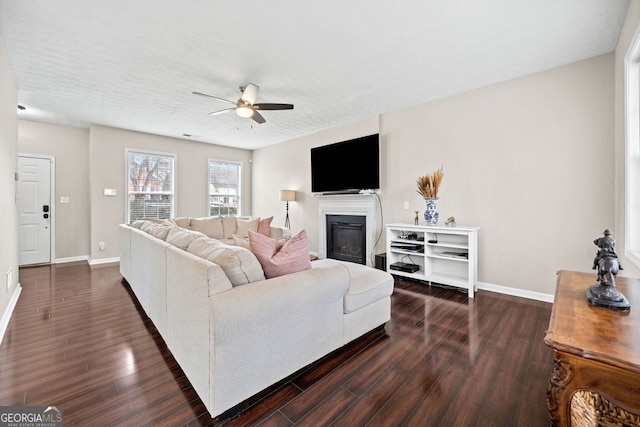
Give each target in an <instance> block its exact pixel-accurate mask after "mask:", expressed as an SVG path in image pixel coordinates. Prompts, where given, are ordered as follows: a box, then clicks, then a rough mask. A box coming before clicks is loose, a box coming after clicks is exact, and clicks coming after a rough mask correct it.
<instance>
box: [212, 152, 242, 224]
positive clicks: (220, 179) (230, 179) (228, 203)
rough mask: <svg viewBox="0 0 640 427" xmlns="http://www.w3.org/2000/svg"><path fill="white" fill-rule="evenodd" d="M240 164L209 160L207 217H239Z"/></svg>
mask: <svg viewBox="0 0 640 427" xmlns="http://www.w3.org/2000/svg"><path fill="white" fill-rule="evenodd" d="M241 170H242V164H241V163H236V162H227V161H222V160H212V159H209V215H211V216H216V215H241V214H242V212H241V211H242V210H241V209H240V200H241V199H240V196H241V190H240V189H241V188H242V186H241V179H240V178H241V176H242V175H241Z"/></svg>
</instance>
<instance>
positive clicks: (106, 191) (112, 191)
mask: <svg viewBox="0 0 640 427" xmlns="http://www.w3.org/2000/svg"><path fill="white" fill-rule="evenodd" d="M104 195H105V196H115V195H116V189H115V188H105V189H104Z"/></svg>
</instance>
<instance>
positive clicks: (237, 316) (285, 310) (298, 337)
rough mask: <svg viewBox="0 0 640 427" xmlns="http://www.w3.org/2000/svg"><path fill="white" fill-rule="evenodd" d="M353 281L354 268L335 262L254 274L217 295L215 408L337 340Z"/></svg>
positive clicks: (291, 370) (214, 300)
mask: <svg viewBox="0 0 640 427" xmlns="http://www.w3.org/2000/svg"><path fill="white" fill-rule="evenodd" d="M348 287H349V273H348V271H347V269H346V268H345V267H344V266H341V265H338V266H330V267H328V268H314V269H310V270H305V271H302V272H298V273H293V274H289V275H286V276H280V277H276V278H272V279H267V280H263V281H260V282H254V283H251V284H248V285H243V286H238V287H235V288H233V289H231V290H230V291H228V292H223V293H220V294H216V295H214V296H212V297H211V298H210V299H209V301H210V304H211V313H212V318H211V328H212V330H213V336H214V339H213V342H212V351H213V352H214V356H213V357H211V359H210V360H211V364H212V365H211V368H210V369H211V375H212V382H211V387H212V390H211V394H210V395H211V398H212V401H211V402H210V403H211V407H213V408H214V410H213V413H214V414H215V413H219V411H224V410H225V409H228V408H230V407H232V406H234V405H236V404H238V403H240V402H242V401H243V400H245V399H246V398H248V397H250V396H252V395H253V394H255V393H257V392H259V391H261V390H262V389H264V388H266V387H268V386H270V385H271V384H274V383H275V382H277V381H279V380H281V379H283V378H285V377H287V376H288V375H291V374H292V373H294V372H295V371H297V370H298V369H301V368H303V367H304V366H307V365H308V364H310V363H311V362H313V361H315V360H317V359H319V358H320V357H322V356H324V355H325V354H327V353H329V352H331V351H333V350H335V349H336V348H339V347H340V346H341V345H342V334H343V329H344V315H343V299H344V295H345V294H346V292H347V290H348ZM239 373H240V374H239Z"/></svg>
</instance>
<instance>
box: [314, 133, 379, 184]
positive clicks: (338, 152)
mask: <svg viewBox="0 0 640 427" xmlns="http://www.w3.org/2000/svg"><path fill="white" fill-rule="evenodd" d="M379 188H380V144H379V134H377V133H376V134H373V135H368V136H363V137H360V138H355V139H350V140H348V141H343V142H338V143H336V144H330V145H324V146H322V147H315V148H312V149H311V191H312V192H313V193H324V192H340V191H360V190H377V189H379Z"/></svg>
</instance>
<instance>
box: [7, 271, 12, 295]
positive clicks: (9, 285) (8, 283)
mask: <svg viewBox="0 0 640 427" xmlns="http://www.w3.org/2000/svg"><path fill="white" fill-rule="evenodd" d="M12 284H13V268H10V269H9V271H7V291H8V290H9V289H11V285H12Z"/></svg>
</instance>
